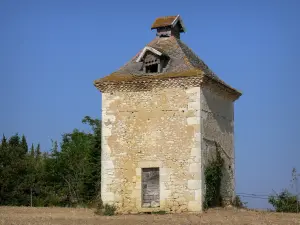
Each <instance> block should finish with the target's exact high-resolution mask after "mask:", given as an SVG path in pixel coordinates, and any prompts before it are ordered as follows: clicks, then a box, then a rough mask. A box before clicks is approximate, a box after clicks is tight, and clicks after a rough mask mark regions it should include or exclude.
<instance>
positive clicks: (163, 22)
mask: <svg viewBox="0 0 300 225" xmlns="http://www.w3.org/2000/svg"><path fill="white" fill-rule="evenodd" d="M176 17H177V16H165V17H159V18H157V19H156V20H155V21H154V23H153V24H152V26H151V29H155V28H158V27H166V26H171V25H172V23H173V22H174V20H175V19H176Z"/></svg>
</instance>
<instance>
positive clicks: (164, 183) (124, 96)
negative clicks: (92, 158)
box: [101, 87, 203, 213]
mask: <svg viewBox="0 0 300 225" xmlns="http://www.w3.org/2000/svg"><path fill="white" fill-rule="evenodd" d="M102 104H103V105H102V172H101V173H102V182H101V185H102V187H101V195H102V200H103V202H104V204H105V203H114V204H116V205H117V207H118V212H120V213H136V212H143V211H152V210H158V208H144V207H142V199H141V196H142V192H141V188H142V185H141V173H142V168H151V167H158V168H159V173H160V175H159V176H160V177H159V185H160V192H159V194H160V207H159V210H166V211H169V212H183V211H201V210H202V191H201V190H202V184H203V181H202V179H201V151H200V137H201V135H200V87H190V88H179V87H176V88H175V87H174V88H166V89H153V90H150V91H145V92H113V93H103V94H102Z"/></svg>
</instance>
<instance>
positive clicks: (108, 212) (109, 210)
mask: <svg viewBox="0 0 300 225" xmlns="http://www.w3.org/2000/svg"><path fill="white" fill-rule="evenodd" d="M116 210H117V208H116V206H114V205H109V204H105V205H104V212H103V215H104V216H113V215H115V212H116Z"/></svg>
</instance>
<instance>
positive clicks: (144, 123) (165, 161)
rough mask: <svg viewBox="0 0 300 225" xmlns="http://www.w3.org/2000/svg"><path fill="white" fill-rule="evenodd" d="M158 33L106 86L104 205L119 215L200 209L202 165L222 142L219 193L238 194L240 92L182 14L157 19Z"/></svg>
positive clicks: (101, 85) (100, 84)
mask: <svg viewBox="0 0 300 225" xmlns="http://www.w3.org/2000/svg"><path fill="white" fill-rule="evenodd" d="M151 29H156V30H157V33H156V37H155V38H154V39H153V40H152V41H151V42H150V43H149V44H147V45H146V46H145V47H144V48H143V49H142V50H141V51H140V52H138V54H137V55H136V56H134V57H133V58H132V59H131V60H130V61H129V62H128V63H127V64H125V65H124V66H123V67H121V68H120V69H119V70H118V71H116V72H114V73H112V74H110V75H108V76H106V77H104V78H100V79H98V80H96V81H95V82H94V85H95V86H96V87H97V89H99V90H100V91H101V92H102V164H101V165H102V166H101V196H102V200H103V203H104V204H105V203H108V204H115V205H116V206H117V209H118V212H120V213H137V212H149V211H150V212H151V211H157V210H165V211H168V212H184V211H194V212H201V211H202V203H203V201H204V194H205V182H204V170H205V166H206V165H207V162H208V160H209V159H211V158H213V157H214V156H215V153H216V148H217V147H216V146H219V149H220V151H221V154H222V157H223V159H224V160H225V165H224V169H223V180H222V187H221V195H222V197H223V199H224V200H225V201H230V200H231V199H232V198H233V197H234V196H235V179H234V165H235V163H234V101H235V100H237V99H238V98H239V97H240V96H241V93H240V92H239V91H237V90H235V89H234V88H232V87H230V86H229V85H228V84H226V83H225V82H224V81H222V80H221V79H220V78H219V77H218V76H216V75H215V74H214V73H213V72H212V71H211V70H210V69H209V68H208V67H207V65H206V64H205V63H204V62H203V61H202V60H201V59H200V58H199V57H198V56H197V55H196V54H195V53H194V52H193V51H192V50H191V49H190V48H189V47H188V46H187V45H186V44H184V43H183V42H182V41H181V40H180V34H181V33H182V32H184V31H185V27H184V24H183V22H182V20H181V18H180V16H179V15H178V16H167V17H161V18H157V19H156V20H155V22H154V23H153V25H152V27H151Z"/></svg>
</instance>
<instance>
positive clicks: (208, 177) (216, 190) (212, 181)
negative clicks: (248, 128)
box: [203, 144, 224, 209]
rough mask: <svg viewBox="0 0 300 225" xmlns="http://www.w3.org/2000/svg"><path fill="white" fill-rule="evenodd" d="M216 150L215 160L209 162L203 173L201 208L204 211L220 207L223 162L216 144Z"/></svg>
mask: <svg viewBox="0 0 300 225" xmlns="http://www.w3.org/2000/svg"><path fill="white" fill-rule="evenodd" d="M216 150H217V151H216V158H215V159H214V160H212V161H210V162H209V164H208V166H207V167H206V168H205V171H204V176H205V185H206V192H205V201H204V205H203V207H204V208H205V209H207V208H209V207H215V206H221V205H222V196H221V180H222V176H223V174H222V169H223V165H224V160H223V158H222V157H221V153H220V151H219V149H218V146H217V144H216Z"/></svg>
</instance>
